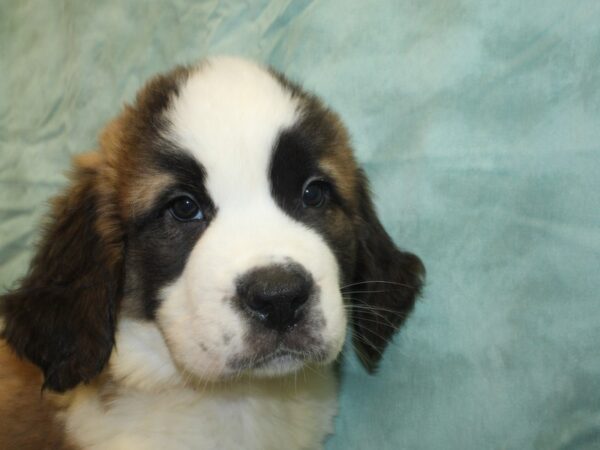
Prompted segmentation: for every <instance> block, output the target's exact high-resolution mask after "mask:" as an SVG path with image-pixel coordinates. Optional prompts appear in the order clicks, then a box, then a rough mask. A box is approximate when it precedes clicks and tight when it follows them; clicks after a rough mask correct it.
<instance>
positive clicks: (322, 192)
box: [302, 180, 329, 208]
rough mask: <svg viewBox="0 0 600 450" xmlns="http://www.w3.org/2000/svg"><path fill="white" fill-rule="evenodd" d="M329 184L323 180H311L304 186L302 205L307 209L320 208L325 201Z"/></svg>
mask: <svg viewBox="0 0 600 450" xmlns="http://www.w3.org/2000/svg"><path fill="white" fill-rule="evenodd" d="M328 193H329V184H327V182H326V181H323V180H311V181H309V182H308V183H306V184H305V185H304V189H303V191H302V203H304V206H305V207H308V208H320V207H321V206H323V205H324V204H325V200H327V194H328Z"/></svg>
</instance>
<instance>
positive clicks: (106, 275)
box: [3, 58, 424, 391]
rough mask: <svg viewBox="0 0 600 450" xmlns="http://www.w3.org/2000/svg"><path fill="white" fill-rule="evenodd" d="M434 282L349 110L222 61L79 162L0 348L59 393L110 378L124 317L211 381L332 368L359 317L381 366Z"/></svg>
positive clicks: (165, 93) (153, 95)
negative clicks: (395, 228)
mask: <svg viewBox="0 0 600 450" xmlns="http://www.w3.org/2000/svg"><path fill="white" fill-rule="evenodd" d="M423 274H424V268H423V265H422V264H421V261H420V260H419V259H418V258H417V257H416V256H414V255H412V254H410V253H406V252H403V251H400V250H399V249H398V248H396V247H395V245H394V244H393V242H392V240H391V239H390V237H389V236H388V234H387V233H386V232H385V230H384V229H383V227H382V226H381V224H380V222H379V220H378V219H377V216H376V214H375V211H374V208H373V204H372V202H371V200H370V196H369V189H368V186H367V181H366V179H365V176H364V174H363V172H362V171H361V170H360V168H358V167H357V164H356V162H355V160H354V158H353V156H352V151H351V148H350V144H349V142H348V136H347V133H346V131H345V129H344V127H343V126H342V124H341V123H340V121H339V119H338V117H337V116H336V115H335V113H333V112H332V111H331V110H329V109H327V108H326V107H325V106H324V105H323V104H322V103H321V102H320V101H319V100H318V99H317V98H316V97H314V96H313V95H311V94H308V93H306V92H304V91H303V90H301V89H300V88H299V87H298V86H296V85H294V84H292V83H290V82H289V81H287V80H286V79H285V78H284V77H283V76H281V75H280V74H278V73H275V72H274V71H270V70H267V69H264V68H262V67H260V66H257V65H255V64H252V63H250V62H247V61H243V60H239V59H234V58H214V59H210V60H207V61H205V62H204V63H202V64H200V65H199V66H196V67H186V68H178V69H176V70H174V71H172V72H170V73H168V74H166V75H163V76H158V77H156V78H154V79H153V80H151V81H150V82H149V83H148V84H147V86H146V87H145V88H144V89H143V90H142V91H141V92H140V94H139V95H138V97H137V100H136V102H135V104H134V105H133V106H131V107H126V108H125V110H124V111H123V113H122V114H121V115H120V116H119V117H118V118H117V119H116V120H114V121H113V122H112V123H111V124H109V126H108V127H107V129H106V130H105V132H104V133H103V135H102V139H101V142H100V150H99V151H97V152H94V153H90V154H87V155H84V156H82V157H80V158H79V159H78V160H76V162H75V170H74V173H73V179H72V183H71V185H70V187H69V188H68V190H67V191H66V192H65V193H64V194H63V195H62V196H60V197H58V198H57V200H56V201H55V204H54V207H53V210H52V213H51V217H50V219H49V220H48V224H47V227H46V230H45V234H44V236H43V239H42V242H41V244H40V246H39V249H38V252H37V254H36V256H35V258H34V259H33V261H32V264H31V268H30V271H29V273H28V274H27V275H26V277H25V278H24V279H23V281H22V282H21V285H20V287H19V288H18V289H16V290H14V291H13V292H10V293H9V294H7V295H5V296H4V298H3V310H4V314H5V320H6V328H5V330H4V337H5V338H6V339H7V341H8V342H9V343H10V344H11V345H12V347H13V348H14V349H15V350H16V351H17V353H19V354H21V355H24V356H25V357H27V358H28V359H30V360H31V361H32V362H34V363H35V364H37V365H38V366H40V367H41V368H42V370H43V371H44V375H45V386H46V387H48V388H51V389H54V390H57V391H63V390H66V389H69V388H72V387H74V386H75V385H77V384H78V383H80V382H82V381H83V382H87V381H89V380H91V379H92V378H93V377H95V376H96V375H97V374H98V373H99V372H100V371H102V369H103V368H104V366H105V365H106V363H107V361H108V359H109V356H110V355H111V352H112V350H113V346H114V342H115V333H116V331H117V329H118V327H119V323H120V322H119V320H120V319H121V318H123V317H131V318H134V319H137V320H139V321H145V322H146V323H151V324H153V326H155V327H156V329H157V330H159V331H160V337H161V340H162V341H163V342H162V343H163V345H165V344H166V345H165V347H166V348H167V349H168V352H167V354H168V358H171V359H172V362H174V365H175V366H176V367H177V368H178V370H181V371H182V372H183V373H185V374H186V375H187V376H191V377H197V378H200V379H210V380H219V379H223V378H227V377H228V376H231V375H232V374H239V373H240V372H249V373H251V374H255V375H275V374H282V373H288V372H291V371H294V370H297V369H299V368H301V367H302V366H303V365H305V364H308V363H323V364H326V363H329V362H331V361H333V360H334V359H335V358H336V357H337V355H338V354H339V352H340V350H341V348H342V345H343V343H344V338H345V333H346V326H347V322H350V323H351V325H352V327H353V331H354V345H355V347H356V349H357V350H358V354H359V356H360V358H361V359H362V361H363V362H364V363H365V365H366V366H367V367H368V368H369V369H373V368H374V367H375V366H376V364H377V362H378V360H379V359H380V356H381V353H382V351H383V349H384V347H385V346H386V343H387V341H388V340H389V339H390V338H391V336H392V334H393V333H394V331H395V330H396V329H397V328H398V327H399V326H400V324H401V323H402V322H403V320H404V319H405V317H406V315H407V314H408V313H409V312H410V310H411V309H412V307H413V304H414V300H415V297H416V295H417V294H418V293H419V290H420V287H421V283H422V278H423ZM118 351H124V350H122V349H118Z"/></svg>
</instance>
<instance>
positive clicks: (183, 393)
mask: <svg viewBox="0 0 600 450" xmlns="http://www.w3.org/2000/svg"><path fill="white" fill-rule="evenodd" d="M128 328H129V330H131V329H132V327H131V326H129V327H128ZM133 328H135V327H133ZM150 329H151V328H148V329H146V330H145V331H146V332H145V333H141V334H140V333H127V338H125V337H124V336H123V335H121V337H122V339H120V340H119V341H118V346H117V348H118V349H119V352H118V353H116V354H115V355H113V358H112V359H111V367H110V372H111V374H112V375H113V377H115V378H114V380H116V381H111V384H110V385H105V386H100V387H80V388H78V389H76V391H75V392H74V396H73V401H72V403H71V406H70V407H69V409H68V410H67V411H66V413H65V422H66V426H67V430H68V434H69V435H70V436H71V437H72V438H73V440H74V441H75V442H76V443H77V444H78V445H80V446H81V447H83V448H86V449H87V448H90V449H98V450H100V449H107V450H108V449H111V450H117V449H118V450H121V449H122V450H125V449H127V450H136V449H140V450H141V449H152V450H154V449H161V450H162V449H174V450H175V449H222V450H227V449H244V450H254V449H255V450H268V449H273V450H275V449H276V450H280V449H282V448H285V449H290V450H293V449H318V448H321V447H322V442H323V439H324V438H325V436H326V435H327V434H328V433H330V432H331V431H332V420H333V417H334V415H335V413H336V410H337V403H336V394H337V392H336V377H335V375H334V373H333V371H332V368H331V367H321V368H306V369H305V370H303V371H301V372H298V373H296V374H294V375H290V376H287V377H283V378H272V379H250V378H240V379H238V380H236V381H231V382H226V383H225V382H224V383H219V384H215V383H212V384H206V385H200V386H197V387H195V388H191V387H185V386H183V385H182V384H180V382H177V381H176V380H175V379H176V378H177V377H176V375H175V372H173V371H174V370H175V369H174V367H165V366H163V367H162V368H160V367H158V366H156V365H154V364H153V363H152V362H154V363H159V362H162V363H163V364H164V363H165V359H163V358H160V357H156V356H157V355H156V350H157V348H156V347H155V346H154V345H155V344H157V342H156V340H155V339H158V336H154V335H153V333H151V332H148V331H149V330H150ZM138 331H139V330H138ZM132 336H135V339H131V337H132ZM140 338H142V339H147V342H145V344H153V345H152V347H153V348H152V350H154V352H155V353H154V355H153V356H154V357H155V358H154V359H153V358H151V357H150V356H151V355H150V354H149V353H147V351H148V350H150V348H148V347H147V346H145V345H144V343H143V342H141V341H140ZM131 346H133V347H134V348H136V349H137V350H138V351H137V352H133V353H132V350H133V348H131ZM128 347H129V348H128ZM158 353H160V352H158ZM125 354H126V355H127V357H125V356H123V355H125ZM144 355H145V356H148V359H145V364H143V365H142V364H141V362H142V358H143V356H144ZM159 356H160V355H159ZM163 356H166V355H163ZM137 358H139V359H137ZM167 365H168V364H167ZM153 366H154V367H153ZM134 368H136V370H135V371H134V370H133V369H134ZM152 372H153V373H154V376H153V374H152ZM127 374H129V376H127ZM143 379H145V380H146V383H142V380H143ZM152 380H153V382H152ZM167 381H168V382H167Z"/></svg>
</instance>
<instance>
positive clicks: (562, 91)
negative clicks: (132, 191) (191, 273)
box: [0, 0, 600, 450]
mask: <svg viewBox="0 0 600 450" xmlns="http://www.w3.org/2000/svg"><path fill="white" fill-rule="evenodd" d="M216 53H230V54H231V53H232V54H239V55H245V56H248V57H252V58H254V59H258V60H260V61H263V62H267V63H270V64H272V65H274V66H275V67H276V68H278V69H280V70H282V71H283V72H285V73H287V74H288V75H289V76H291V77H292V78H294V79H296V80H298V81H300V82H302V83H303V84H304V85H305V86H306V87H307V88H308V89H310V90H313V91H315V92H317V93H318V94H319V95H321V96H322V97H323V98H324V99H325V100H326V101H327V102H329V103H330V104H331V105H332V106H333V107H334V109H336V110H337V111H338V112H339V113H340V114H341V116H342V117H343V119H344V120H345V122H346V123H347V125H348V127H349V129H350V131H351V133H352V136H353V141H354V144H355V147H356V152H357V155H358V158H359V160H360V161H361V162H362V163H363V164H364V166H365V167H366V169H367V172H368V174H369V175H370V177H371V180H372V183H373V188H374V191H375V193H376V195H377V206H378V210H379V211H380V213H381V216H382V219H383V221H384V223H385V225H386V227H387V229H388V230H389V231H390V233H391V234H392V236H393V237H394V239H395V240H396V241H397V242H398V243H399V244H400V245H401V246H403V247H405V248H408V249H411V250H412V251H414V252H416V253H417V254H419V255H420V256H421V257H422V259H423V260H424V262H425V264H426V266H427V268H428V286H427V289H426V291H425V295H424V297H423V299H422V300H421V301H420V303H419V304H418V305H417V308H416V311H415V314H414V315H413V317H412V318H411V319H410V320H409V322H408V324H407V326H406V327H405V328H404V329H403V331H402V333H401V334H400V336H399V337H398V338H397V339H396V341H395V343H394V344H393V345H392V346H391V347H390V348H389V350H388V352H387V354H386V358H385V361H384V362H383V364H382V367H381V371H380V373H379V375H378V376H376V377H370V376H368V375H366V374H365V372H364V371H363V370H362V369H361V368H360V366H359V365H358V363H357V362H356V360H355V359H354V357H353V356H352V354H351V353H350V352H348V356H347V361H346V364H345V371H344V377H343V384H342V393H341V413H340V416H339V417H338V419H337V432H336V435H335V436H334V437H333V438H331V439H330V440H329V442H328V449H329V450H334V449H335V450H342V449H343V450H348V449H371V448H372V449H398V448H405V449H444V450H446V449H457V450H459V449H460V450H463V449H475V450H481V449H592V448H600V351H599V349H598V347H599V341H600V303H599V300H600V298H599V297H600V294H599V292H600V282H599V275H598V271H599V266H600V228H599V225H600V1H597V0H588V1H585V0H578V1H567V0H565V1H552V0H545V1H529V0H504V1H477V0H472V1H467V0H463V1H460V0H448V1H443V0H437V1H433V0H422V1H408V0H402V1H399V0H379V1H350V0H323V1H314V2H311V1H304V0H293V1H277V2H265V1H252V2H249V1H222V2H217V1H202V2H191V1H184V0H171V1H164V2H134V1H123V0H113V1H101V2H100V1H70V2H66V1H25V0H20V1H17V0H15V1H11V0H0V285H1V286H2V289H4V288H5V287H8V286H10V285H11V284H12V283H13V282H14V281H15V280H16V279H17V278H18V277H19V276H20V275H22V274H23V273H24V271H25V269H26V267H27V262H28V260H29V258H30V257H31V253H32V245H33V242H34V241H35V237H36V234H35V232H36V231H35V230H36V227H37V223H38V222H39V221H40V220H41V218H42V217H43V215H44V213H45V211H46V200H47V198H48V197H49V196H51V195H52V194H54V193H56V192H57V191H58V190H59V189H60V187H61V186H64V184H65V181H66V180H65V177H64V175H63V173H64V171H65V169H66V168H67V167H68V164H69V159H70V157H71V156H72V155H74V154H76V153H79V152H82V151H84V150H88V149H91V148H93V147H94V146H95V145H96V136H97V134H98V132H99V131H100V130H101V128H102V126H103V125H104V124H105V123H106V121H107V120H108V119H109V118H111V117H112V116H114V115H115V114H116V113H117V111H118V110H119V108H120V107H121V105H122V103H123V102H124V101H130V100H131V99H132V98H133V95H134V93H135V91H136V90H137V89H138V88H139V87H140V86H141V85H142V83H143V82H144V80H146V79H147V78H148V77H149V76H151V75H153V74H154V73H156V72H158V71H162V70H165V69H168V68H170V67H172V66H173V65H175V64H176V63H184V62H191V61H195V60H197V59H199V58H201V57H203V56H205V55H207V54H216ZM232 426H235V424H232ZM283 448H285V445H284V444H283V443H282V449H283Z"/></svg>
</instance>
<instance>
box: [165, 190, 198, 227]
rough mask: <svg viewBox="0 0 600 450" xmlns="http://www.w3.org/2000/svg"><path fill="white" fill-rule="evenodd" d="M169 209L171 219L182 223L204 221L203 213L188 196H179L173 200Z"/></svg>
mask: <svg viewBox="0 0 600 450" xmlns="http://www.w3.org/2000/svg"><path fill="white" fill-rule="evenodd" d="M169 209H170V211H171V214H173V217H175V218H176V219H177V220H180V221H182V222H187V221H190V220H203V219H204V213H203V212H202V210H201V209H200V207H199V206H198V204H197V203H196V202H195V201H194V200H193V199H192V198H190V197H188V196H181V197H178V198H176V199H175V200H173V201H172V202H171V206H170V207H169Z"/></svg>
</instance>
